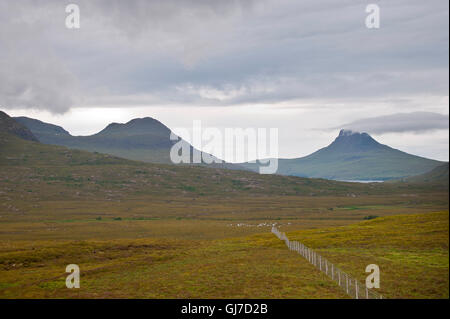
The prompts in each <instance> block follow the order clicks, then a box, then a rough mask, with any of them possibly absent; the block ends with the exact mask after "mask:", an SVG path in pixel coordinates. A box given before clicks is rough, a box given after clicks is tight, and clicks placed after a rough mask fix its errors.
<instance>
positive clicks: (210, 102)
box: [0, 0, 449, 160]
mask: <svg viewBox="0 0 450 319" xmlns="http://www.w3.org/2000/svg"><path fill="white" fill-rule="evenodd" d="M68 3H69V2H67V3H66V2H64V1H56V0H55V1H26V0H24V1H12V0H2V1H0V109H2V110H4V111H6V112H7V113H9V114H10V115H13V116H17V115H25V116H30V117H35V118H39V119H41V120H43V121H48V122H52V123H55V124H59V125H62V126H64V128H66V129H67V130H68V131H70V132H71V133H72V134H83V135H84V134H92V133H95V132H97V131H99V130H101V129H102V128H104V127H105V126H106V125H107V124H108V123H110V122H127V121H128V120H130V119H132V118H134V117H144V116H150V117H154V118H156V119H158V120H160V121H162V122H163V123H165V124H166V125H167V126H169V127H170V128H173V129H174V128H177V127H191V126H192V120H197V119H199V120H202V124H203V125H204V126H214V127H218V128H225V127H243V128H245V127H278V128H279V138H280V151H279V154H280V156H282V157H297V156H303V155H307V154H309V153H311V152H313V151H315V150H317V149H318V148H320V147H323V146H326V145H327V144H329V143H330V142H331V141H332V140H333V139H334V138H335V136H336V135H337V133H338V131H339V129H340V128H341V127H345V128H353V129H355V130H361V131H367V132H368V133H370V134H372V135H373V136H374V138H376V139H377V140H378V141H380V142H381V143H384V144H388V145H390V146H392V147H395V148H399V149H401V150H404V151H407V152H411V153H414V154H417V155H422V156H426V157H430V158H435V159H440V160H448V156H449V155H448V154H449V140H448V133H449V130H448V114H449V97H448V96H449V93H448V90H449V89H448V86H449V83H448V72H449V66H448V55H449V52H448V46H449V40H448V39H449V35H448V24H449V17H448V9H449V8H448V6H449V2H448V1H447V0H432V1H423V0H386V1H374V0H371V1H360V0H321V1H318V0H302V1H298V0H258V1H251V0H242V1H239V0H215V1H214V0H197V1H194V0H178V1H170V0H166V1H144V0H143V1H133V0H132V1H121V0H104V1H100V0H90V1H72V3H75V4H78V5H79V7H80V13H81V28H80V29H68V28H66V26H65V19H66V16H67V13H66V12H65V6H66V5H67V4H68ZM369 3H376V4H378V5H379V7H380V10H381V11H380V28H379V29H368V28H367V27H366V26H365V19H366V16H367V13H366V12H365V8H366V5H367V4H369Z"/></svg>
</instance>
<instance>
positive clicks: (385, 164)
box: [241, 130, 443, 180]
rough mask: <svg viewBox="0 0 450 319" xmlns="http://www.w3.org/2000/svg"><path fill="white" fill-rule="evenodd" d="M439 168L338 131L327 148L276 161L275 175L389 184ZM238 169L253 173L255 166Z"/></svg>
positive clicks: (367, 137)
mask: <svg viewBox="0 0 450 319" xmlns="http://www.w3.org/2000/svg"><path fill="white" fill-rule="evenodd" d="M442 164H443V162H439V161H435V160H431V159H427V158H423V157H419V156H415V155H411V154H408V153H405V152H402V151H400V150H397V149H394V148H391V147H389V146H387V145H384V144H380V143H378V142H377V141H376V140H375V139H373V138H372V137H371V136H370V135H369V134H367V133H360V132H353V131H351V130H341V131H340V132H339V135H338V136H337V137H336V139H335V140H334V141H333V142H332V143H331V144H330V145H328V146H327V147H324V148H322V149H319V150H318V151H316V152H314V153H312V154H310V155H308V156H305V157H301V158H294V159H279V161H278V172H277V173H278V174H282V175H294V176H301V177H316V178H326V179H334V180H390V179H396V178H404V177H408V176H413V175H418V174H422V173H425V172H428V171H430V170H432V169H433V168H435V167H437V166H439V165H442ZM241 165H242V166H244V167H246V168H248V169H252V170H255V165H256V164H253V163H243V164H241Z"/></svg>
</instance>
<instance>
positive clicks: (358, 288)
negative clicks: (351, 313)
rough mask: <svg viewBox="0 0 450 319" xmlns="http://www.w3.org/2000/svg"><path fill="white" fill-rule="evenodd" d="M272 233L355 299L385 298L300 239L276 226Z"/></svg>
mask: <svg viewBox="0 0 450 319" xmlns="http://www.w3.org/2000/svg"><path fill="white" fill-rule="evenodd" d="M272 233H274V234H275V235H276V236H277V237H278V238H279V239H281V240H283V241H284V242H285V244H286V246H287V247H288V249H289V250H292V251H296V252H298V253H299V254H300V255H302V256H303V257H305V258H306V260H308V261H309V262H310V263H311V264H313V265H314V266H315V267H316V268H318V269H319V270H320V271H322V272H324V273H325V274H326V275H327V276H328V277H330V278H331V279H332V280H333V281H335V282H336V283H337V284H338V285H339V287H341V288H342V289H344V291H345V292H346V293H347V294H348V295H349V296H350V297H352V298H355V299H382V298H383V296H382V295H380V294H379V293H377V292H375V291H373V290H371V289H369V288H367V287H366V285H365V284H361V283H359V282H358V280H356V279H355V278H353V277H352V276H350V275H348V274H347V273H345V272H343V271H342V270H340V269H339V268H338V267H336V266H335V265H333V264H332V263H331V262H329V261H328V260H327V259H326V258H324V257H322V256H321V255H319V254H318V253H316V252H315V251H314V250H313V249H311V248H309V247H307V246H306V245H304V244H302V243H300V242H298V241H290V240H289V238H287V236H286V234H285V233H282V232H280V231H279V230H278V229H277V228H276V227H275V226H273V227H272Z"/></svg>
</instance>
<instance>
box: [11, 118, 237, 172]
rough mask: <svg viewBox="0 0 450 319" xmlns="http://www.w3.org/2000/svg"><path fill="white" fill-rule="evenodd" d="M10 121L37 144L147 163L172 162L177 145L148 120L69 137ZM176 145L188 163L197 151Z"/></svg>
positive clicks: (30, 122)
mask: <svg viewBox="0 0 450 319" xmlns="http://www.w3.org/2000/svg"><path fill="white" fill-rule="evenodd" d="M14 119H15V120H16V121H17V122H19V123H21V124H23V125H24V126H26V127H28V128H29V129H30V130H31V132H32V133H33V134H34V135H35V136H36V137H37V138H38V139H39V141H41V142H42V143H45V144H53V145H61V146H66V147H69V148H74V149H80V150H86V151H90V152H99V153H105V154H110V155H114V156H118V157H122V158H126V159H130V160H137V161H144V162H149V163H167V164H168V163H172V162H171V160H170V150H171V148H172V146H173V145H174V144H175V143H177V142H178V141H173V140H170V134H171V133H172V132H171V130H170V129H169V128H168V127H167V126H165V125H164V124H162V123H161V122H159V121H157V120H155V119H153V118H150V117H145V118H137V119H133V120H131V121H129V122H127V123H125V124H122V123H111V124H109V125H108V126H106V127H105V128H104V129H103V130H101V131H100V132H98V133H96V134H93V135H89V136H73V135H71V134H70V133H69V132H67V131H66V130H65V129H63V128H62V127H60V126H57V125H53V124H49V123H45V122H42V121H39V120H36V119H32V118H28V117H15V118H14ZM180 143H182V144H183V145H184V146H185V147H186V149H189V150H190V154H191V160H192V155H193V153H194V151H197V152H198V150H196V149H195V148H194V147H193V146H192V145H190V144H189V143H188V142H186V141H184V140H181V142H180ZM191 162H192V161H191ZM209 165H210V166H213V167H223V168H229V169H239V167H238V165H234V164H230V163H222V164H209Z"/></svg>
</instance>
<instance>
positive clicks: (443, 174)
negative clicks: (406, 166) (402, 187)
mask: <svg viewBox="0 0 450 319" xmlns="http://www.w3.org/2000/svg"><path fill="white" fill-rule="evenodd" d="M448 170H449V168H448V163H445V164H443V165H440V166H438V167H436V168H433V169H432V170H431V171H429V172H427V173H425V174H420V175H417V176H411V177H408V178H404V179H402V181H404V182H411V183H429V184H442V185H447V187H448V184H449V174H448Z"/></svg>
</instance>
